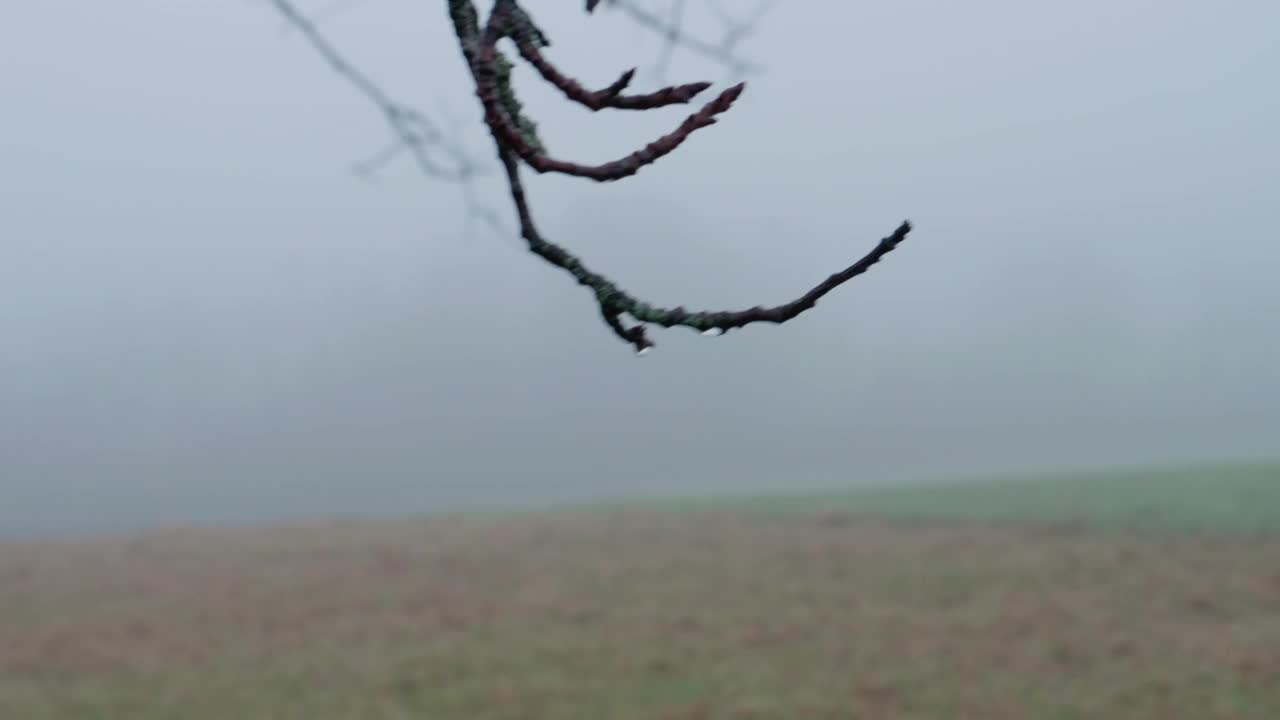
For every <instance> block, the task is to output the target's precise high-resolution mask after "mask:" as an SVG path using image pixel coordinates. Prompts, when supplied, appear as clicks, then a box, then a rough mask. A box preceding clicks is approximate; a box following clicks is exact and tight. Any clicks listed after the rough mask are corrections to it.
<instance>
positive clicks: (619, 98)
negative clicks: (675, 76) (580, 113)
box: [516, 38, 711, 110]
mask: <svg viewBox="0 0 1280 720" xmlns="http://www.w3.org/2000/svg"><path fill="white" fill-rule="evenodd" d="M516 48H517V49H519V50H520V56H521V57H523V58H524V59H525V60H528V61H529V64H530V65H532V66H533V67H534V68H535V69H536V70H537V71H538V73H539V74H540V75H542V77H543V79H544V80H546V81H547V82H549V83H551V84H552V85H554V86H556V88H558V89H559V90H560V92H562V93H564V95H565V97H567V98H569V99H570V100H573V101H575V102H577V103H579V104H581V105H584V106H586V107H588V108H590V109H592V110H603V109H605V108H615V109H619V110H652V109H654V108H660V107H665V106H667V105H682V104H684V103H687V102H689V101H690V100H692V99H693V98H694V97H696V96H697V95H698V94H699V93H701V92H702V91H703V90H706V89H707V88H709V87H711V83H709V82H695V83H688V84H685V85H672V86H669V87H665V88H662V89H661V90H656V91H654V92H651V93H646V94H643V95H623V94H622V91H623V90H625V89H626V88H627V86H628V85H630V84H631V80H632V79H633V78H634V77H635V74H636V69H635V68H631V69H630V70H628V71H626V72H624V73H622V76H621V77H619V78H618V79H617V80H616V81H614V83H613V84H612V85H610V86H608V87H606V88H603V89H600V90H588V89H586V88H585V87H583V86H582V84H581V83H579V82H578V81H577V80H574V79H573V78H571V77H569V76H568V75H566V74H564V73H563V72H561V71H560V70H559V69H557V68H556V66H555V65H553V64H552V63H551V61H549V60H547V59H546V57H544V56H543V54H542V52H541V51H539V50H538V48H537V46H536V45H534V44H533V43H532V42H530V41H529V40H527V39H524V38H520V39H518V40H517V41H516Z"/></svg>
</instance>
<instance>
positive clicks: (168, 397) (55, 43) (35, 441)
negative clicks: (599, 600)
mask: <svg viewBox="0 0 1280 720" xmlns="http://www.w3.org/2000/svg"><path fill="white" fill-rule="evenodd" d="M544 4H545V5H547V7H545V8H539V13H540V14H539V16H538V19H539V21H540V22H541V24H542V25H543V27H544V29H545V30H546V31H547V33H548V34H549V35H550V36H551V37H552V38H553V40H554V43H555V44H554V45H553V47H552V48H550V49H549V51H548V54H549V55H550V56H551V57H553V58H554V59H555V60H556V61H557V62H558V63H560V65H561V66H562V67H563V68H566V69H571V70H573V71H574V72H575V73H576V74H577V75H578V76H579V78H580V79H581V80H582V81H583V82H584V83H586V84H588V85H592V86H599V85H603V84H607V83H608V82H610V81H611V80H612V79H613V78H614V77H616V73H617V72H618V71H620V70H622V69H624V68H627V67H631V66H633V65H639V66H640V67H641V68H642V71H641V73H640V76H639V79H638V81H637V84H638V85H642V86H644V87H652V86H654V85H656V84H657V83H659V82H660V80H659V79H658V78H656V77H654V75H653V73H651V72H650V70H652V67H653V60H654V59H655V57H657V56H658V54H659V51H660V45H661V43H660V41H659V39H658V38H657V37H656V36H655V35H653V34H652V33H650V32H646V31H645V30H644V29H643V28H641V27H638V26H636V25H635V24H634V23H633V22H630V21H629V20H627V19H626V18H625V17H624V16H622V15H620V14H617V13H597V16H594V17H588V16H586V15H584V14H583V13H582V12H581V8H580V7H579V5H580V3H544ZM304 7H307V8H308V9H310V10H313V11H315V12H316V13H317V14H318V15H319V16H322V17H324V18H326V19H325V20H324V25H323V27H324V29H325V31H326V32H327V33H329V35H330V36H331V37H332V39H333V40H334V42H336V43H337V44H338V45H339V46H340V47H342V48H343V50H344V52H346V53H347V54H348V55H349V56H350V57H351V58H352V59H353V60H356V61H358V62H359V63H360V64H361V65H362V66H363V67H364V68H365V69H366V70H367V71H369V72H370V74H371V75H373V76H375V77H376V78H377V79H378V80H379V82H381V83H382V84H383V85H384V86H385V87H386V88H387V89H388V90H389V91H390V92H393V93H394V94H395V95H397V96H398V97H403V98H406V99H410V100H412V101H414V102H415V103H417V104H418V105H420V106H421V107H423V108H424V109H425V110H427V111H428V112H429V113H431V114H432V116H433V117H435V118H436V119H437V120H440V121H441V122H442V124H444V125H446V126H448V127H450V128H454V129H455V130H456V132H457V133H458V136H459V137H460V138H461V139H462V140H463V142H464V144H465V147H467V148H468V150H469V151H470V152H472V153H473V154H474V156H475V157H476V158H478V159H479V160H480V161H482V162H483V163H485V166H486V167H487V168H489V169H490V170H496V164H495V163H494V162H493V159H492V158H493V155H492V151H491V149H490V145H489V139H488V137H487V136H486V134H485V131H484V128H483V127H482V126H481V124H480V123H479V117H480V114H479V108H478V105H477V103H476V102H475V100H474V97H473V95H472V91H471V89H470V87H469V84H468V77H467V74H466V71H465V68H464V66H463V64H462V60H461V57H460V55H459V53H458V50H457V48H456V44H455V42H454V40H453V37H452V33H451V30H450V28H449V26H448V23H447V19H446V17H445V15H444V10H443V7H442V3H431V2H425V3H424V2H409V1H408V0H376V1H375V0H368V1H367V2H360V3H354V4H348V5H342V6H339V7H338V10H340V11H333V12H330V10H333V8H334V6H322V5H321V4H319V3H312V4H304ZM712 20H713V18H711V17H710V16H708V15H706V14H705V13H703V14H699V13H698V11H697V9H696V8H695V9H694V10H691V11H690V15H689V17H688V18H687V22H688V23H689V24H690V27H693V28H697V27H699V23H704V24H705V25H704V26H706V27H713V28H714V25H710V24H707V23H711V22H712ZM1278 24H1280V6H1278V5H1276V4H1275V3H1272V2H1266V1H1264V0H1256V1H1251V0H1234V1H1233V2H1227V3H1216V4H1210V3H1203V2H1192V1H1191V0H1173V1H1172V2H1170V1H1168V0H1165V1H1162V2H1156V1H1155V0H1131V1H1130V2H1126V3H1086V4H1081V3H1067V2H1042V3H1025V2H1015V1H1014V0H990V1H989V2H984V3H977V4H974V3H949V2H942V1H941V0H931V1H930V0H907V1H904V2H893V3H888V2H857V3H821V4H797V3H784V4H782V5H781V6H779V7H777V8H776V9H775V10H774V11H773V12H771V13H770V14H769V15H768V16H767V17H766V19H765V20H764V21H763V22H762V23H761V25H760V27H759V29H758V32H757V33H756V34H755V35H754V36H752V37H751V38H750V39H749V40H748V41H746V42H745V44H744V45H743V46H742V48H741V52H742V53H743V54H744V55H745V56H747V57H749V58H750V59H752V60H754V61H757V62H759V63H760V64H761V65H762V66H764V72H762V73H761V74H758V75H753V76H751V77H750V78H749V83H748V88H747V92H746V94H745V95H744V96H743V97H742V99H741V101H740V102H739V103H738V105H737V106H735V108H734V109H733V110H732V111H731V112H730V113H728V114H727V115H726V116H725V117H724V118H723V120H722V121H721V122H720V123H718V124H717V125H715V126H714V127H712V128H709V129H707V130H704V131H702V132H700V133H698V134H697V135H696V136H695V137H694V138H693V139H692V140H690V141H689V142H688V143H687V144H686V145H685V146H684V147H682V148H681V149H680V150H679V151H678V152H677V153H675V154H674V155H672V156H670V157H668V158H666V159H664V160H662V161H660V162H659V163H658V164H656V165H655V166H652V167H650V168H648V169H646V170H644V171H643V172H641V173H640V174H639V175H637V176H635V177H633V178H631V179H628V180H625V181H623V182H618V183H610V184H605V185H599V184H593V183H591V182H588V181H585V180H576V179H571V178H558V177H533V176H530V179H529V182H528V185H529V190H530V193H531V196H532V201H533V203H534V207H535V210H536V212H537V216H538V220H539V222H540V225H541V228H542V230H543V231H544V232H545V233H546V234H547V236H548V237H550V238H551V239H553V240H555V241H557V242H560V243H562V244H565V245H567V246H568V247H570V248H572V249H573V250H575V251H576V252H578V253H580V255H581V256H582V257H583V259H584V261H586V262H587V263H588V264H589V265H592V266H594V267H595V268H597V269H599V270H601V271H603V272H605V273H606V274H609V275H611V276H612V277H614V279H616V280H617V281H618V282H619V283H620V284H622V285H623V286H624V287H626V288H628V289H629V290H631V291H632V292H634V293H636V294H638V295H640V296H642V297H644V298H646V299H648V300H650V301H651V302H654V303H659V304H663V305H677V304H683V305H685V306H688V307H694V308H707V309H722V308H739V307H746V306H750V305H755V304H771V303H776V302H780V301H784V300H788V299H790V298H792V297H793V296H795V295H797V294H799V293H800V292H802V291H803V290H804V289H806V288H807V287H809V286H810V285H812V284H813V283H815V282H816V281H818V280H820V279H821V278H823V277H825V276H826V275H827V274H829V273H830V272H832V271H834V270H836V269H838V268H840V267H843V266H844V265H846V264H848V263H849V262H851V261H852V260H853V259H855V258H856V257H858V256H860V255H861V254H862V253H863V252H865V251H866V250H867V249H869V248H870V247H871V246H872V244H874V243H875V242H876V241H877V240H878V239H879V238H880V237H882V236H883V235H885V234H887V233H888V232H890V231H891V230H892V229H893V228H894V227H895V226H896V225H897V223H898V222H900V221H901V220H902V219H904V218H910V219H911V220H912V221H914V222H915V223H916V228H917V229H916V231H915V232H914V233H913V234H912V235H911V237H910V239H909V240H908V242H907V243H906V244H904V245H903V246H902V247H901V248H900V249H899V250H898V251H897V252H895V253H894V254H893V255H891V256H890V257H889V258H888V259H887V260H886V261H885V262H884V264H883V265H880V266H878V267H876V268H875V269H874V270H873V271H872V272H871V273H869V274H868V275H867V276H865V277H863V278H861V279H859V280H856V281H854V282H853V283H851V284H849V285H847V286H845V287H844V288H842V289H840V290H839V291H837V292H835V293H833V294H832V295H831V296H829V297H828V298H827V299H826V300H824V301H823V302H822V303H821V304H820V305H819V306H818V307H817V308H816V309H815V310H814V311H813V312H811V313H808V314H806V315H804V316H802V317H801V318H799V319H797V320H795V321H793V322H791V323H788V324H786V325H784V326H780V327H774V326H757V327H751V328H748V329H747V330H745V331H743V332H734V333H730V334H729V335H728V336H726V337H722V338H716V339H708V338H703V337H699V336H698V335H696V334H694V333H691V332H687V331H659V332H656V334H655V335H654V339H655V340H656V341H657V343H658V347H657V348H656V349H655V351H654V352H653V353H651V354H650V355H648V356H646V357H644V358H637V357H635V356H634V354H633V353H632V352H631V350H630V349H629V348H628V347H627V346H626V345H624V344H622V343H620V342H618V341H617V339H616V338H614V337H613V336H612V335H611V334H610V333H609V332H608V331H607V329H606V328H604V327H603V325H602V324H601V322H600V320H599V316H598V312H597V310H596V307H595V304H594V302H593V300H592V298H591V297H590V295H589V294H587V292H586V291H584V290H583V289H581V288H579V287H577V286H576V285H574V284H573V283H572V282H571V281H570V280H569V279H568V278H566V277H565V276H563V275H562V274H561V273H559V272H558V271H556V270H554V269H552V268H550V267H548V266H546V265H545V264H544V263H542V262H541V261H540V260H538V259H537V258H535V257H533V256H531V255H529V254H528V252H527V251H525V250H524V249H523V247H522V244H521V242H520V241H519V239H518V238H515V237H513V236H505V235H502V234H498V233H495V232H493V231H492V230H491V229H489V228H487V227H485V226H484V225H480V224H476V223H474V222H469V220H468V216H467V212H466V211H465V208H464V206H463V202H462V194H461V191H460V189H459V187H457V186H456V185H453V184H450V183H447V182H438V181H430V180H425V179H424V178H422V177H421V176H420V175H418V174H415V173H416V171H415V170H414V168H413V167H412V165H411V164H409V163H408V162H407V161H406V160H405V159H401V160H400V161H398V162H396V163H395V164H392V165H391V166H389V167H388V168H386V169H385V170H383V171H382V172H380V173H378V174H377V175H376V176H375V177H373V178H371V179H368V178H362V177H358V176H356V175H355V174H353V173H352V171H351V168H352V166H353V165H354V164H355V163H357V162H359V161H360V160H362V159H364V158H366V157H368V156H369V155H370V154H372V153H374V152H376V151H377V150H378V149H379V148H381V147H383V146H384V145H385V144H386V142H387V141H388V140H389V139H390V138H389V136H388V132H387V129H386V127H385V123H384V121H383V119H382V118H381V117H380V116H379V115H378V113H377V111H376V109H375V108H373V107H372V106H370V105H369V104H368V103H367V102H365V101H364V99H363V98H361V97H359V96H358V95H357V94H356V93H355V92H353V90H352V88H351V87H350V86H348V85H347V84H346V83H344V82H343V81H342V80H341V79H340V78H338V77H337V76H336V75H334V74H333V73H332V72H331V71H330V69H329V68H328V67H327V66H325V65H324V64H323V63H322V61H321V60H320V59H319V57H318V56H317V55H316V54H315V52H314V51H313V49H312V48H311V47H310V46H309V45H307V43H306V41H305V39H304V38H303V37H302V36H301V35H299V33H297V32H296V31H293V30H291V29H289V28H288V27H287V26H286V25H285V24H284V23H283V22H282V20H281V18H280V16H279V15H278V14H277V13H275V11H274V10H272V9H271V8H270V7H269V6H268V5H267V4H266V3H263V2H223V3H211V2H204V1H201V0H164V1H163V2H162V1H160V0H137V1H135V2H131V3H84V2H71V1H70V0H44V1H43V2H40V3H22V4H14V5H13V6H12V7H8V8H6V9H5V10H3V11H0V95H2V96H3V97H4V108H5V111H4V114H3V121H0V122H2V126H3V128H4V132H3V133H0V198H2V200H0V288H2V290H0V293H2V296H3V302H0V335H2V336H3V346H2V349H0V498H2V500H0V535H25V534H31V533H69V532H98V531H102V530H113V529H124V528H136V527H147V526H155V525H172V524H190V523H197V524H206V523H229V522H242V521H253V522H257V521H266V520H279V519H286V518H295V517H303V516H314V515H331V514H350V513H358V514H363V513H384V512H391V511H394V512H397V513H418V512H432V511H444V510H455V509H462V508H476V507H512V506H522V505H530V504H538V505H541V504H546V503H555V502H561V501H567V500H583V499H597V498H600V499H602V498H611V497H620V496H641V495H650V496H652V495H663V496H672V495H680V494H686V493H688V494H706V493H713V492H722V491H730V490H732V491H747V490H762V489H771V488H796V487H803V488H810V487H823V486H833V485H841V486H847V485H855V484H860V483H872V482H892V481H908V480H917V479H927V478H953V477H955V478H959V477H967V476H975V475H990V474H995V473H1003V472H1014V471H1027V470H1056V469H1068V468H1083V467H1092V466H1104V465H1119V464H1143V463H1150V462H1157V463H1181V462H1188V461H1198V460H1206V461H1207V460H1240V459H1253V458H1261V457H1264V456H1268V455H1275V449H1276V446H1277V443H1276V438H1277V437H1280V330H1278V328H1277V325H1276V317H1277V311H1280V289H1278V287H1277V285H1276V283H1275V282H1274V278H1273V276H1274V272H1275V268H1276V267H1278V265H1277V263H1278V262H1280V247H1278V245H1277V243H1276V239H1277V235H1278V231H1280V202H1277V198H1280V141H1278V140H1277V137H1276V131H1275V128H1277V127H1280V97H1278V96H1277V94H1276V93H1275V92H1273V91H1270V90H1268V89H1267V88H1269V87H1271V86H1272V85H1273V84H1274V78H1275V76H1276V72H1277V70H1280V47H1278V46H1277V44H1276V43H1275V28H1276V27H1277V26H1278ZM667 79H668V81H682V82H683V81H692V80H699V79H707V80H714V81H716V82H717V83H718V84H721V85H723V84H724V83H727V82H731V81H734V80H736V78H734V77H732V76H730V75H729V74H728V73H727V72H726V70H725V69H724V68H723V67H722V66H720V65H718V64H716V63H714V62H711V61H708V60H706V59H703V58H700V57H699V56H697V55H695V54H692V53H689V52H685V51H682V50H679V49H677V50H676V51H675V53H674V55H673V56H672V57H671V60H670V64H669V72H668V78H667ZM517 84H518V86H519V88H520V90H521V93H522V98H523V99H524V101H525V102H526V104H527V106H528V107H529V109H530V114H531V115H532V116H533V117H534V118H535V119H536V120H538V122H539V123H540V127H541V131H542V136H543V139H544V140H545V141H546V143H547V145H548V146H549V148H550V149H551V151H552V153H553V154H555V155H557V156H560V157H565V158H568V159H574V160H580V161H583V162H599V161H602V160H607V159H612V158H614V157H618V156H621V155H623V154H625V153H628V152H630V151H631V150H633V149H635V148H636V147H638V146H639V145H641V144H642V143H645V142H648V141H650V140H651V139H653V138H654V137H656V135H657V134H659V133H663V132H666V131H667V130H669V129H670V128H671V127H674V126H675V125H676V124H677V123H678V122H679V121H680V119H682V118H683V116H684V114H685V113H686V112H687V110H686V109H684V108H674V109H670V110H666V111H662V112H650V113H643V114H627V113H621V112H615V113H599V114H592V113H589V112H587V111H585V110H582V109H581V108H578V107H575V106H571V105H569V104H568V103H566V102H565V101H564V100H563V99H562V98H561V97H559V96H558V95H557V94H555V92H554V91H553V90H551V89H550V88H548V87H546V86H545V85H544V84H542V83H541V82H540V81H538V80H537V79H536V78H534V77H532V76H531V74H530V73H529V72H527V70H525V69H523V68H522V69H521V70H519V71H518V72H517ZM479 193H480V194H479V196H478V197H479V198H480V199H481V201H482V202H483V203H485V204H486V205H489V206H490V207H492V208H494V209H495V210H496V211H497V212H498V213H499V215H500V217H501V218H502V219H503V221H504V222H507V223H508V224H513V222H512V220H513V218H512V215H511V210H510V206H509V201H508V199H507V198H506V196H505V193H504V191H503V188H502V185H501V178H500V177H499V176H498V174H497V173H496V172H493V173H491V174H490V175H489V176H487V177H485V178H483V179H482V181H481V183H480V185H479Z"/></svg>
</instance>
